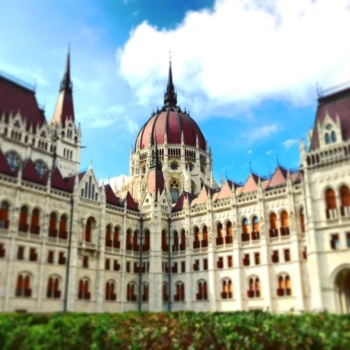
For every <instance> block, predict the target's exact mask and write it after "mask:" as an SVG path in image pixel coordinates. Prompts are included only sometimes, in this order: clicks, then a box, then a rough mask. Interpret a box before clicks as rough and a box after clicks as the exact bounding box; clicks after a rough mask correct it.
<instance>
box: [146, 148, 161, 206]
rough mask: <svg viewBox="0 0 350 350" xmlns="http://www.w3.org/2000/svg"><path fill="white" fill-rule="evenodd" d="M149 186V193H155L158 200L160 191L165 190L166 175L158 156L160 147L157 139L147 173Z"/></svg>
mask: <svg viewBox="0 0 350 350" xmlns="http://www.w3.org/2000/svg"><path fill="white" fill-rule="evenodd" d="M147 188H148V191H149V193H151V194H152V195H154V198H155V200H157V196H158V192H159V193H162V192H163V190H164V176H163V172H162V168H161V164H160V162H159V158H158V147H157V142H156V141H155V142H154V144H153V149H152V159H151V164H150V168H149V171H148V175H147Z"/></svg>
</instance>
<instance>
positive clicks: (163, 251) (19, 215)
mask: <svg viewBox="0 0 350 350" xmlns="http://www.w3.org/2000/svg"><path fill="white" fill-rule="evenodd" d="M312 118H313V116H310V121H311V120H312ZM49 119H50V120H47V119H46V116H45V112H44V111H43V109H42V108H40V106H39V105H38V102H37V100H36V96H35V91H34V90H33V89H32V88H30V87H28V86H27V85H26V84H23V83H19V82H18V81H17V80H16V79H13V78H11V77H9V76H7V75H5V74H2V75H0V311H2V312H11V311H18V312H53V311H72V312H73V311H77V312H80V311H86V312H123V311H137V310H139V311H141V310H142V311H148V310H149V311H178V310H193V311H234V310H253V309H262V310H269V311H271V312H274V313H282V312H290V311H294V312H301V311H319V310H328V311H330V312H334V313H349V312H350V87H347V88H342V89H340V88H339V89H333V90H332V91H328V92H327V93H326V92H324V93H321V94H320V95H319V97H318V106H317V110H316V112H315V117H314V124H313V129H312V130H311V131H310V132H309V135H308V140H307V142H304V141H301V143H300V168H299V169H298V170H297V171H290V170H288V169H285V168H283V167H282V166H280V165H277V166H276V169H274V171H273V173H272V174H271V175H270V176H269V177H268V178H266V177H261V176H259V175H258V174H255V173H254V172H252V171H251V172H250V174H247V179H246V181H245V183H244V184H238V183H235V182H232V181H229V180H226V181H225V182H223V183H221V184H220V185H218V184H217V183H216V182H215V180H214V178H213V160H212V153H211V150H210V147H209V144H208V140H206V138H205V137H204V135H203V133H202V131H201V129H200V127H199V126H198V124H197V123H196V121H195V120H194V119H193V118H192V116H190V113H189V112H187V111H186V110H182V109H181V108H180V106H179V105H178V104H177V94H176V92H175V88H174V84H173V76H172V67H171V64H170V66H169V76H168V82H167V86H166V90H165V94H164V103H163V106H162V107H161V108H160V109H157V110H156V111H154V112H153V113H152V115H151V117H150V118H149V119H148V120H147V121H146V120H145V124H144V125H143V126H142V128H141V130H140V131H139V133H138V135H137V138H136V140H135V145H134V147H133V149H132V151H131V153H130V168H129V177H128V180H127V182H125V183H124V184H123V187H122V188H121V189H120V190H117V189H116V188H112V187H111V186H110V184H105V183H99V182H98V181H97V178H96V175H95V172H94V170H93V168H92V166H90V167H89V168H88V170H87V171H84V172H80V170H79V166H80V152H81V148H82V146H81V137H82V131H83V130H82V128H83V127H82V128H81V127H80V126H79V125H77V123H76V120H75V111H74V103H73V94H72V82H71V73H70V56H69V54H68V56H67V63H66V68H65V71H64V75H63V79H62V82H61V84H60V87H59V93H58V98H57V104H56V108H55V110H54V111H53V114H52V117H50V118H49ZM301 136H302V135H301ZM209 141H210V140H209Z"/></svg>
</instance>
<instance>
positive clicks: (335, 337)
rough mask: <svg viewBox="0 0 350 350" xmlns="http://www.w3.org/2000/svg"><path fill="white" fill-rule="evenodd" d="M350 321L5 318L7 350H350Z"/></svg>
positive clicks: (249, 316)
mask: <svg viewBox="0 0 350 350" xmlns="http://www.w3.org/2000/svg"><path fill="white" fill-rule="evenodd" d="M349 344H350V315H334V314H329V313H326V312H324V313H318V314H312V313H304V314H302V315H290V314H283V315H272V314H270V313H267V312H262V311H256V312H226V313H195V312H175V313H117V314H107V313H103V314H83V313H67V314H62V313H54V314H1V315H0V349H1V350H2V349H3V350H10V349H11V350H12V349H21V350H31V349H35V350H56V349H64V350H70V349H72V350H81V349H92V350H97V349H104V350H109V349H113V350H114V349H123V350H124V349H130V350H139V349H153V350H158V349H173V350H177V349H190V350H192V349H213V350H225V349H287V350H288V349H310V350H312V349H337V350H339V349H349Z"/></svg>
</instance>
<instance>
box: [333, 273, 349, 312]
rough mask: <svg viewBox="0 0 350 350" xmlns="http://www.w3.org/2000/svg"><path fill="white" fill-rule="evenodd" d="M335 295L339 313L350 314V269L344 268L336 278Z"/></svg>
mask: <svg viewBox="0 0 350 350" xmlns="http://www.w3.org/2000/svg"><path fill="white" fill-rule="evenodd" d="M335 293H336V303H337V310H338V312H339V313H350V268H344V269H342V270H341V271H339V272H338V274H337V276H336V277H335Z"/></svg>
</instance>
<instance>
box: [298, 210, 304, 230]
mask: <svg viewBox="0 0 350 350" xmlns="http://www.w3.org/2000/svg"><path fill="white" fill-rule="evenodd" d="M299 219H300V228H301V232H302V233H304V232H305V214H304V208H300V211H299Z"/></svg>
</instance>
